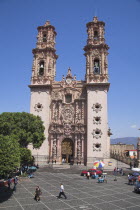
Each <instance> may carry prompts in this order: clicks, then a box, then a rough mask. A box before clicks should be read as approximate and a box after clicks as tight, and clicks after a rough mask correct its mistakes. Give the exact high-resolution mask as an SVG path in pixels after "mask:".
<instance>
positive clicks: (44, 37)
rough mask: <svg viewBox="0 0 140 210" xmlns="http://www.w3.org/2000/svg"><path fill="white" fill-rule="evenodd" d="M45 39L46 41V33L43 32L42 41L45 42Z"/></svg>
mask: <svg viewBox="0 0 140 210" xmlns="http://www.w3.org/2000/svg"><path fill="white" fill-rule="evenodd" d="M46 41H47V35H46V34H43V42H46Z"/></svg>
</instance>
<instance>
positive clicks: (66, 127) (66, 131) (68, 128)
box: [64, 123, 72, 136]
mask: <svg viewBox="0 0 140 210" xmlns="http://www.w3.org/2000/svg"><path fill="white" fill-rule="evenodd" d="M71 131H72V128H71V125H70V124H68V123H67V124H64V134H65V135H66V136H69V135H70V134H71Z"/></svg>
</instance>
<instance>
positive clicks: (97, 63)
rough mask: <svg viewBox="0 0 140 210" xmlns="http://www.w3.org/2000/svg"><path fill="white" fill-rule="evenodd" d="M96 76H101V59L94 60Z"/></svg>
mask: <svg viewBox="0 0 140 210" xmlns="http://www.w3.org/2000/svg"><path fill="white" fill-rule="evenodd" d="M94 74H100V62H99V59H95V60H94Z"/></svg>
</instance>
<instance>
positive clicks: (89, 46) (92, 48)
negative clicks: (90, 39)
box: [83, 44, 109, 52]
mask: <svg viewBox="0 0 140 210" xmlns="http://www.w3.org/2000/svg"><path fill="white" fill-rule="evenodd" d="M103 48H104V49H106V50H109V46H108V45H107V44H99V45H92V44H88V45H86V46H85V47H84V49H83V50H84V51H85V52H86V51H89V50H94V49H103Z"/></svg>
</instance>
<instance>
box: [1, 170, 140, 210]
mask: <svg viewBox="0 0 140 210" xmlns="http://www.w3.org/2000/svg"><path fill="white" fill-rule="evenodd" d="M109 174H110V175H109ZM34 175H35V177H34V178H32V179H29V178H27V177H26V178H20V182H19V184H18V185H17V190H16V192H11V194H10V192H8V191H5V189H4V190H3V189H2V188H0V194H1V196H0V210H2V209H5V210H24V209H25V210H29V209H33V210H36V209H38V210H43V209H49V210H57V209H67V210H69V209H86V210H87V209H103V210H106V209H107V210H109V209H113V210H115V209H129V210H139V209H140V199H139V196H140V195H139V194H136V193H134V192H133V189H134V186H133V185H128V181H127V176H118V177H117V181H114V176H113V175H112V173H111V172H110V173H108V175H107V183H98V182H97V180H96V179H89V180H88V179H87V178H86V177H85V176H80V170H78V169H73V170H70V169H67V168H66V169H64V168H50V167H45V168H40V169H39V170H38V171H37V172H35V173H34ZM61 183H63V185H64V188H65V194H66V195H67V199H64V198H61V199H58V198H57V196H58V194H59V190H60V184H61ZM36 186H40V188H41V191H42V195H41V201H39V202H36V201H35V200H34V193H35V188H36ZM8 193H9V194H8Z"/></svg>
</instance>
